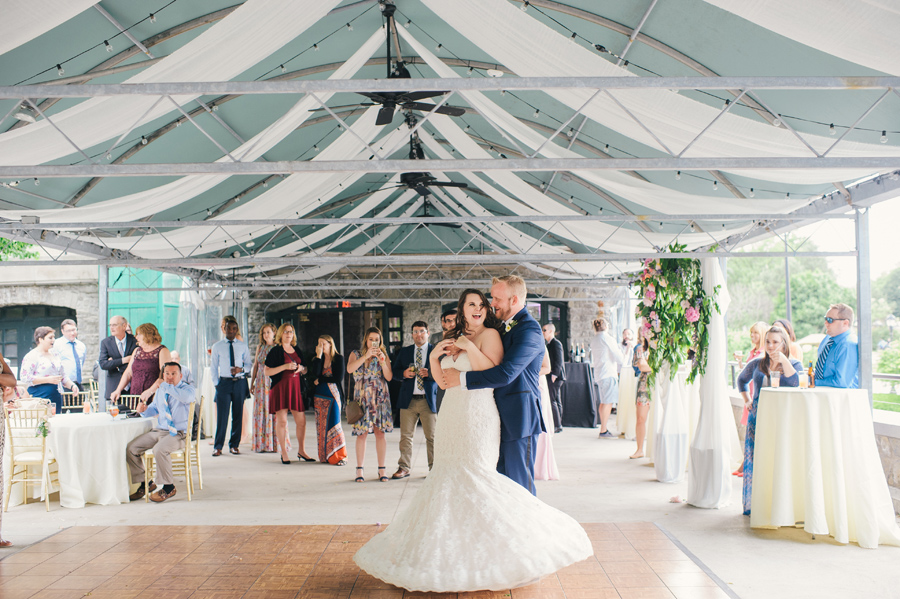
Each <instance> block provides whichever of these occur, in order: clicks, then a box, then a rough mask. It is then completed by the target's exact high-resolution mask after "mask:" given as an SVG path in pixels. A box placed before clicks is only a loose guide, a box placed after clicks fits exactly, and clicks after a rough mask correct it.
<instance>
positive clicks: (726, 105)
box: [691, 100, 731, 227]
mask: <svg viewBox="0 0 900 599" xmlns="http://www.w3.org/2000/svg"><path fill="white" fill-rule="evenodd" d="M729 106H731V100H725V105H724V106H722V108H726V109H727V108H728V107H729ZM691 226H692V227H693V225H691Z"/></svg>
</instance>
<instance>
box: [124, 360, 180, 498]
mask: <svg viewBox="0 0 900 599" xmlns="http://www.w3.org/2000/svg"><path fill="white" fill-rule="evenodd" d="M194 397H195V391H194V388H193V387H191V386H190V385H188V384H187V383H185V382H184V381H183V380H181V365H180V364H178V362H167V363H166V365H165V368H163V382H162V384H160V386H159V389H158V390H157V391H156V395H155V396H154V398H153V403H151V404H150V405H149V406H148V405H147V404H145V403H144V402H143V401H142V402H141V403H140V404H139V405H138V407H137V411H138V412H140V413H141V417H143V418H151V417H155V418H156V426H155V427H153V430H151V431H150V432H148V433H144V434H143V435H141V436H140V437H137V438H136V439H134V440H133V441H132V442H131V443H129V444H128V447H127V449H126V451H125V457H126V459H127V460H128V470H129V472H131V482H132V483H140V486H139V487H138V489H137V491H135V492H134V493H132V494H131V495H130V496H129V497H128V498H129V499H130V500H131V501H137V500H138V499H141V498H142V497H143V496H144V494H145V493H146V492H147V491H148V490H149V491H150V492H151V493H153V491H154V490H156V484H154V482H153V481H150V488H149V489H145V488H144V461H143V459H142V456H143V455H144V452H146V451H147V450H149V449H152V450H153V457H154V459H155V460H156V474H157V480H158V481H159V483H160V484H161V485H162V486H163V487H162V489H161V490H159V491H157V492H156V493H153V494H152V495H150V499H151V500H152V501H156V502H160V501H165V500H166V499H168V498H169V497H172V496H173V495H175V477H174V476H173V474H172V458H171V455H170V454H171V453H172V452H173V451H178V450H179V449H183V448H184V442H185V439H186V437H187V430H188V412H189V410H190V406H191V403H192V402H193V401H194Z"/></svg>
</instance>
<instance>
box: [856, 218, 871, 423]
mask: <svg viewBox="0 0 900 599" xmlns="http://www.w3.org/2000/svg"><path fill="white" fill-rule="evenodd" d="M869 256H870V251H869V210H868V209H867V208H864V209H858V210H857V211H856V285H857V287H856V304H857V305H856V321H857V323H858V328H857V336H858V338H859V388H860V389H866V390H867V391H868V392H869V406H870V407H872V406H873V404H872V272H871V266H870V262H869Z"/></svg>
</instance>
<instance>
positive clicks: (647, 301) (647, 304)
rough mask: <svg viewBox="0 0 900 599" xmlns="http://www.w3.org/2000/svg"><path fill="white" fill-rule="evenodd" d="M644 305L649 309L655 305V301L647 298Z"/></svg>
mask: <svg viewBox="0 0 900 599" xmlns="http://www.w3.org/2000/svg"><path fill="white" fill-rule="evenodd" d="M644 305H645V306H647V307H648V308H649V307H650V306H652V305H653V300H652V299H650V298H649V297H645V298H644Z"/></svg>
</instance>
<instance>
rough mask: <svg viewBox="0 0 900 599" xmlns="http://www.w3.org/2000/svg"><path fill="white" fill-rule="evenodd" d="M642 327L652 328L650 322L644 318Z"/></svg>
mask: <svg viewBox="0 0 900 599" xmlns="http://www.w3.org/2000/svg"><path fill="white" fill-rule="evenodd" d="M641 328H642V329H649V328H650V323H649V322H647V321H646V320H644V324H643V325H641Z"/></svg>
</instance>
